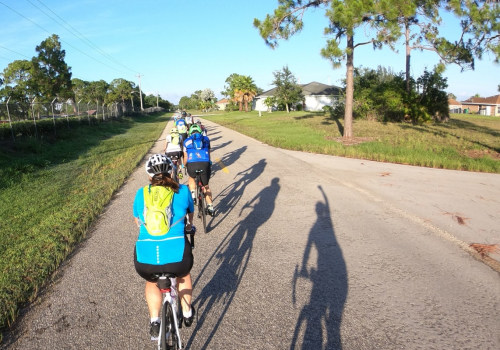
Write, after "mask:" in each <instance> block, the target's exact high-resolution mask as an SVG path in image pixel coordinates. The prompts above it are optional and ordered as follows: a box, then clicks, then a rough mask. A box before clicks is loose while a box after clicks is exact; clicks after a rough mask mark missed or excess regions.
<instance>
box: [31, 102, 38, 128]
mask: <svg viewBox="0 0 500 350" xmlns="http://www.w3.org/2000/svg"><path fill="white" fill-rule="evenodd" d="M35 100H36V96H35V98H34V99H33V101H32V102H31V115H32V116H33V123H34V124H35V138H38V129H37V127H36V120H35Z"/></svg>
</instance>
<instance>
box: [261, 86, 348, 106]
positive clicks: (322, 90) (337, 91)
mask: <svg viewBox="0 0 500 350" xmlns="http://www.w3.org/2000/svg"><path fill="white" fill-rule="evenodd" d="M300 87H301V88H302V94H303V95H304V100H303V101H302V107H303V109H304V110H305V111H321V110H322V109H323V107H324V106H333V105H335V103H337V101H338V99H339V96H340V95H341V92H342V89H341V88H340V87H338V86H335V85H325V84H321V83H318V82H315V81H313V82H312V83H309V84H300ZM275 91H276V88H274V89H271V90H268V91H265V92H263V93H262V94H260V95H258V96H255V98H254V100H253V109H254V110H256V111H262V112H265V111H267V110H268V107H267V106H266V105H265V103H264V101H265V100H266V98H268V97H270V96H273V95H274V93H275Z"/></svg>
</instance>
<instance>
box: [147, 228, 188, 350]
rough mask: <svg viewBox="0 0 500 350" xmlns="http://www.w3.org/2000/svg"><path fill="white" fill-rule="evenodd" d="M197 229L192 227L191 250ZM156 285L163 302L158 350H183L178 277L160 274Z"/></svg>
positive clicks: (170, 274)
mask: <svg viewBox="0 0 500 350" xmlns="http://www.w3.org/2000/svg"><path fill="white" fill-rule="evenodd" d="M195 233H196V227H194V226H192V229H191V232H189V234H190V243H191V248H192V249H194V234H195ZM157 276H158V281H157V282H156V285H157V286H158V288H159V289H160V291H161V293H162V296H163V302H162V307H161V314H160V334H159V335H158V344H157V345H158V347H157V348H156V349H157V350H167V349H168V350H182V348H183V344H182V339H181V335H180V331H179V329H180V328H182V308H181V305H180V300H179V294H178V292H177V287H176V286H177V280H176V276H175V275H174V274H172V273H168V272H167V273H161V274H158V275H157Z"/></svg>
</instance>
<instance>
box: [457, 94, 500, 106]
mask: <svg viewBox="0 0 500 350" xmlns="http://www.w3.org/2000/svg"><path fill="white" fill-rule="evenodd" d="M462 103H463V104H469V105H470V104H488V105H500V95H495V96H490V97H471V98H469V99H467V100H465V101H462Z"/></svg>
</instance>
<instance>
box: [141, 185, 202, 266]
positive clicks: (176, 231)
mask: <svg viewBox="0 0 500 350" xmlns="http://www.w3.org/2000/svg"><path fill="white" fill-rule="evenodd" d="M133 212H134V217H136V218H137V219H139V222H140V223H143V222H144V188H140V189H139V190H138V191H137V193H136V195H135V200H134V205H133ZM192 212H194V205H193V199H192V198H191V192H190V191H189V188H188V187H187V186H186V185H180V186H179V192H178V193H175V194H174V197H173V199H172V214H173V215H172V219H171V222H170V225H171V227H170V230H169V231H168V232H167V234H165V235H163V236H152V235H150V234H149V233H148V231H147V229H146V227H145V226H144V225H141V226H140V228H139V237H138V238H137V242H136V244H135V249H136V254H137V261H138V262H140V263H143V264H152V265H164V264H169V263H175V262H179V261H182V257H183V254H184V217H185V216H186V214H187V213H192Z"/></svg>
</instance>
